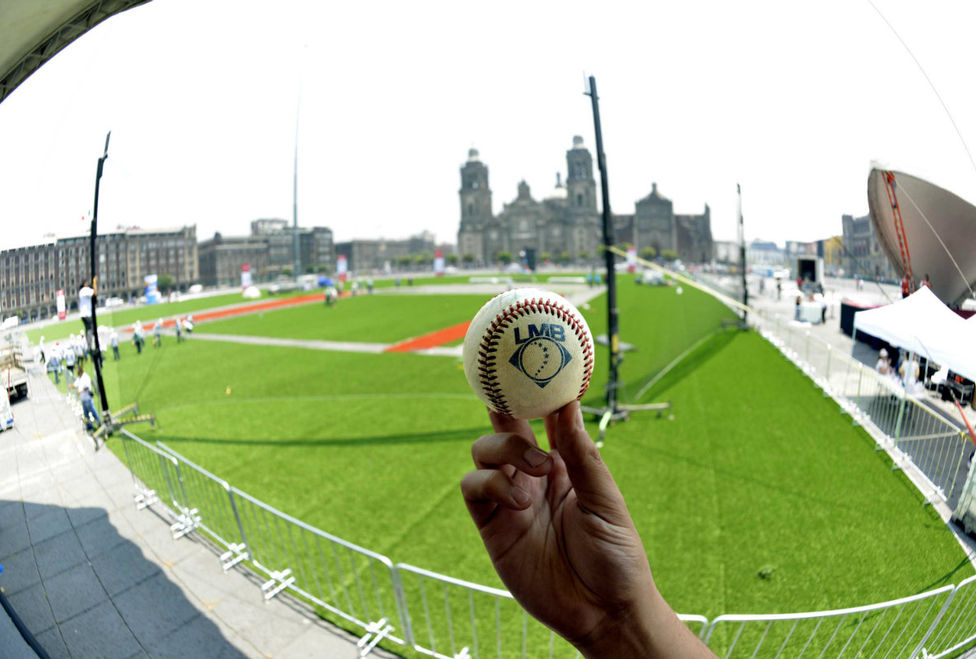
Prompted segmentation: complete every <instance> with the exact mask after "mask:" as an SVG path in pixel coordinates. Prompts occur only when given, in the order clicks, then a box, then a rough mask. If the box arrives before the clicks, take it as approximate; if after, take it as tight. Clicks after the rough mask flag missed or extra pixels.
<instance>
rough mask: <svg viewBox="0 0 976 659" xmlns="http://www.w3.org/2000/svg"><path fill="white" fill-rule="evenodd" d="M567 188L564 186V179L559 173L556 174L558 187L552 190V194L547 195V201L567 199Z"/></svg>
mask: <svg viewBox="0 0 976 659" xmlns="http://www.w3.org/2000/svg"><path fill="white" fill-rule="evenodd" d="M566 198H567V194H566V186H565V185H563V182H562V177H561V176H560V174H559V172H556V187H555V188H553V189H552V192H550V193H549V194H547V195H546V199H566Z"/></svg>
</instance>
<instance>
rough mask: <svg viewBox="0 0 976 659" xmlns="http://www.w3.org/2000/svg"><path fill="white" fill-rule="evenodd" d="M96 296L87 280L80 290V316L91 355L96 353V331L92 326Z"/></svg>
mask: <svg viewBox="0 0 976 659" xmlns="http://www.w3.org/2000/svg"><path fill="white" fill-rule="evenodd" d="M94 295H95V291H94V289H92V287H91V286H89V285H88V280H87V279H86V280H85V281H83V282H82V283H81V286H80V287H79V288H78V315H79V316H81V322H82V324H84V326H85V333H84V337H85V344H86V346H87V347H88V353H89V354H92V353H93V352H94V351H95V340H94V338H93V335H92V332H94V330H95V328H94V326H93V325H92V297H93V296H94Z"/></svg>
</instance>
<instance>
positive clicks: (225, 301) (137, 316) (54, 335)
mask: <svg viewBox="0 0 976 659" xmlns="http://www.w3.org/2000/svg"><path fill="white" fill-rule="evenodd" d="M472 276H498V277H511V278H512V279H513V280H515V281H533V282H534V281H537V280H538V281H539V282H545V280H546V279H547V278H548V276H547V275H540V276H525V275H502V274H498V275H491V274H487V275H452V276H445V277H435V276H433V275H430V276H418V277H414V278H413V283H412V284H411V286H416V287H419V286H424V285H428V284H463V283H467V282H468V281H469V279H470V278H471V277H472ZM359 279H360V280H361V281H364V280H362V278H359ZM406 282H407V277H406V276H403V277H401V278H400V285H401V286H402V287H403V288H404V289H408V288H410V286H408V285H407V283H406ZM373 283H374V288H377V289H382V288H396V278H394V277H384V278H381V279H375V280H374V282H373ZM349 285H350V284H348V283H347V284H346V290H347V291H348V290H349ZM363 287H364V290H365V284H363ZM322 290H323V289H315V291H289V292H287V293H280V294H277V295H270V294H268V293H267V292H266V291H262V294H261V298H260V299H261V300H273V299H277V298H286V297H296V296H301V295H308V294H309V293H310V292H316V291H317V292H320V293H321V292H322ZM248 302H253V300H247V299H245V298H244V297H242V296H241V294H240V291H235V292H232V293H226V294H223V295H213V296H209V297H202V298H195V299H192V300H181V301H179V302H161V303H159V304H155V305H152V306H147V305H142V306H139V307H137V308H134V309H115V308H113V309H105V308H101V309H99V311H98V312H97V316H98V324H99V325H105V326H106V327H120V328H121V327H128V326H130V325H132V324H134V323H135V322H136V321H139V320H141V321H142V322H143V323H152V322H155V320H156V319H157V318H171V317H173V316H175V315H178V314H187V313H193V312H198V311H202V310H204V309H214V308H216V307H223V306H230V305H235V304H245V303H248ZM80 331H82V324H81V320H79V319H78V318H74V319H73V320H66V321H64V322H60V323H52V324H50V325H46V326H44V327H35V328H31V329H28V330H27V332H26V336H27V339H28V340H29V341H31V342H32V343H33V342H37V341H39V340H40V338H41V337H42V336H43V337H44V341H45V343H47V342H50V341H58V340H60V339H63V338H65V337H66V336H68V335H69V334H78V333H79V332H80ZM126 338H127V337H126Z"/></svg>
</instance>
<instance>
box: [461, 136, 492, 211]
mask: <svg viewBox="0 0 976 659" xmlns="http://www.w3.org/2000/svg"><path fill="white" fill-rule="evenodd" d="M458 194H459V195H460V197H461V228H462V229H464V228H466V227H469V226H470V227H471V228H476V227H480V226H482V225H483V224H484V223H485V222H487V221H488V220H490V219H491V188H489V187H488V167H487V166H486V165H485V164H484V163H483V162H481V160H480V158H479V157H478V150H477V149H470V150H469V151H468V161H467V162H466V163H464V165H463V166H462V167H461V189H460V190H459V191H458Z"/></svg>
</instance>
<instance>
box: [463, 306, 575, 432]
mask: <svg viewBox="0 0 976 659" xmlns="http://www.w3.org/2000/svg"><path fill="white" fill-rule="evenodd" d="M463 356H464V375H465V377H467V378H468V384H470V385H471V388H472V389H473V390H474V392H475V393H476V394H477V395H478V398H480V399H481V400H482V401H484V403H485V404H486V405H488V407H490V408H491V409H493V410H495V411H496V412H499V413H501V414H506V415H508V416H511V417H515V418H516V419H536V418H539V417H543V416H545V415H547V414H551V413H552V412H555V411H556V410H558V409H559V408H560V407H562V406H563V405H565V404H566V403H568V402H570V401H572V400H577V399H580V398H582V397H583V394H585V393H586V389H587V387H589V386H590V376H592V375H593V335H592V334H590V328H589V327H588V326H587V324H586V320H584V319H583V316H582V315H580V312H579V311H578V310H577V309H576V307H574V306H573V305H572V304H570V303H569V302H568V301H567V300H566V299H565V298H564V297H562V296H560V295H557V294H555V293H551V292H549V291H544V290H540V289H538V288H516V289H514V290H510V291H506V292H504V293H502V294H500V295H496V296H495V297H493V298H492V299H490V300H489V301H488V302H487V303H485V305H484V306H483V307H481V309H480V310H479V311H478V313H477V314H475V317H474V320H472V321H471V325H470V326H469V327H468V332H467V334H465V336H464V349H463Z"/></svg>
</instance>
